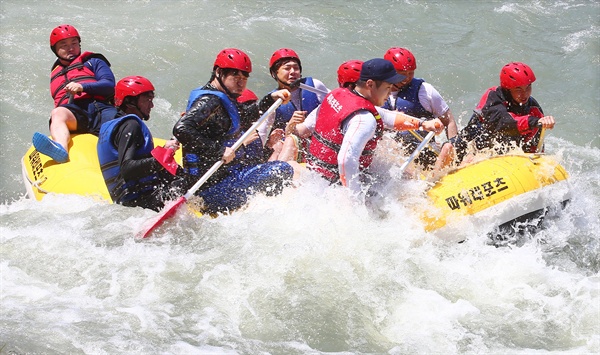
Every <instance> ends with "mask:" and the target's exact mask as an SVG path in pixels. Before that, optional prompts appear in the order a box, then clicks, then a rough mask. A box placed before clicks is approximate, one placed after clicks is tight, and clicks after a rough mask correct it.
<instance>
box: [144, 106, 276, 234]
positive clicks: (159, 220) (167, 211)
mask: <svg viewBox="0 0 600 355" xmlns="http://www.w3.org/2000/svg"><path fill="white" fill-rule="evenodd" d="M282 102H283V100H281V99H277V101H275V103H274V104H273V105H271V107H269V109H268V110H267V111H265V113H263V114H262V116H260V118H259V119H258V121H256V122H255V123H254V124H253V125H252V127H250V128H248V130H246V132H245V133H244V134H242V136H241V137H240V138H239V139H238V140H237V141H236V142H235V143H234V144H233V145H232V146H231V148H232V149H233V150H234V151H235V150H237V149H238V148H239V147H240V146H241V145H242V144H243V143H244V141H245V140H246V138H248V136H250V135H251V134H252V133H253V132H254V131H256V129H257V128H258V126H260V125H261V124H262V123H263V122H264V121H265V120H266V119H267V116H269V115H270V114H271V113H272V112H273V111H275V110H276V109H277V107H279V105H281V103H282ZM223 163H224V162H223V160H219V161H218V162H216V163H215V164H214V165H213V166H212V167H211V168H210V169H209V170H208V171H207V172H206V173H205V174H204V175H202V177H201V178H200V180H198V181H197V182H196V183H195V184H194V186H192V187H191V188H190V189H189V190H188V191H187V192H186V194H185V195H183V196H181V197H180V198H178V199H177V200H175V201H174V202H172V203H170V204H169V205H168V206H165V208H164V209H163V210H162V211H161V212H160V213H159V214H158V215H157V216H156V217H154V218H153V219H152V224H151V225H150V226H149V227H148V228H147V229H146V230H145V231H144V232H143V233H142V238H146V237H148V236H150V233H152V231H153V230H155V229H156V228H158V227H159V226H160V225H162V224H163V223H164V222H165V221H166V220H167V219H169V218H170V217H173V216H174V215H175V213H176V212H177V210H178V209H179V208H180V207H181V206H182V205H183V204H184V203H185V202H186V201H187V200H189V199H190V198H191V197H192V196H193V195H194V193H196V191H198V189H199V188H200V186H202V185H203V184H204V183H205V182H206V181H207V180H208V179H210V177H211V176H212V175H213V174H214V173H215V171H217V169H219V168H220V167H221V165H223Z"/></svg>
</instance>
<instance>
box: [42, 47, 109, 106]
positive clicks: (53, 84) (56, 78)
mask: <svg viewBox="0 0 600 355" xmlns="http://www.w3.org/2000/svg"><path fill="white" fill-rule="evenodd" d="M92 57H97V58H100V59H102V60H104V61H106V59H105V58H104V56H103V55H102V54H96V53H92V52H84V53H82V54H80V55H79V57H77V58H75V59H73V61H72V62H71V63H69V65H68V66H64V65H62V64H61V63H60V60H57V61H56V62H55V63H54V66H53V68H52V71H51V72H50V95H52V98H53V99H54V107H58V106H60V105H62V104H65V103H67V102H68V101H69V96H68V95H67V93H66V91H65V86H66V85H67V84H68V83H70V82H73V81H75V82H78V83H86V82H93V81H97V80H96V77H95V74H94V72H93V71H92V70H91V69H90V68H88V67H87V66H85V65H84V63H85V61H86V60H88V59H90V58H92ZM106 62H107V63H108V61H106ZM74 99H96V100H99V101H106V100H107V99H108V98H106V97H103V96H92V95H90V94H87V93H85V92H81V93H79V94H77V95H76V96H75V98H74Z"/></svg>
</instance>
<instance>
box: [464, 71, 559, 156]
mask: <svg viewBox="0 0 600 355" xmlns="http://www.w3.org/2000/svg"><path fill="white" fill-rule="evenodd" d="M535 80H536V78H535V74H534V73H533V70H532V69H531V68H530V67H529V66H528V65H527V64H525V63H522V62H511V63H508V64H506V65H504V66H503V67H502V69H501V70H500V85H499V86H494V87H491V88H489V89H487V90H486V92H485V93H484V94H483V96H482V97H481V99H480V100H479V104H477V106H476V108H475V110H474V113H473V115H472V116H471V119H470V120H469V123H468V124H467V125H466V126H465V128H463V129H462V130H461V132H460V135H459V141H458V142H457V144H455V145H456V151H457V157H458V159H459V161H460V160H463V159H465V161H466V162H468V161H470V158H472V154H471V155H469V156H467V157H465V155H466V154H467V151H468V146H469V145H468V143H472V144H471V146H472V147H473V148H474V150H475V151H480V150H483V149H488V150H489V149H493V151H494V153H495V154H504V153H506V152H507V151H509V150H510V149H514V148H516V147H519V148H521V149H522V150H523V151H524V152H526V153H535V152H537V151H542V150H543V147H538V145H539V141H540V136H541V128H544V129H552V128H554V124H555V120H554V117H552V116H545V115H544V112H543V111H542V108H541V106H540V104H539V103H538V102H537V101H536V100H535V99H534V98H533V97H532V96H531V92H532V84H533V83H534V82H535Z"/></svg>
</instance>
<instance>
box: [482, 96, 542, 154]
mask: <svg viewBox="0 0 600 355" xmlns="http://www.w3.org/2000/svg"><path fill="white" fill-rule="evenodd" d="M496 90H499V87H498V86H494V87H491V88H489V89H487V91H486V92H485V93H484V94H483V96H482V97H481V100H480V101H479V104H478V105H477V107H476V109H475V111H476V112H481V110H482V109H483V107H484V106H485V104H486V102H487V98H488V95H489V94H490V92H492V91H496ZM504 106H506V108H507V112H508V113H509V114H510V115H511V116H512V118H513V119H514V120H515V121H516V122H517V129H518V130H519V134H520V135H521V145H522V147H523V148H524V151H525V152H527V153H535V152H536V149H537V145H531V144H527V143H528V142H530V141H531V140H532V139H533V138H534V137H535V136H536V134H537V133H538V132H539V128H538V127H533V128H529V116H533V117H537V118H542V117H544V114H543V113H542V111H541V110H540V109H539V107H536V106H530V108H529V112H528V113H527V114H526V115H517V114H516V113H514V112H511V111H509V110H508V108H509V107H508V102H507V101H504ZM479 120H480V121H481V122H482V123H485V119H484V117H483V116H482V115H479ZM527 147H528V148H527Z"/></svg>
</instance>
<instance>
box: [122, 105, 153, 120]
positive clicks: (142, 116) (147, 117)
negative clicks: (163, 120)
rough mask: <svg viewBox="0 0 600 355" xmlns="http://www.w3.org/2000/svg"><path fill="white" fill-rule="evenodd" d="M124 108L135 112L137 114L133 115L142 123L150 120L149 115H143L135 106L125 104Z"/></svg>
mask: <svg viewBox="0 0 600 355" xmlns="http://www.w3.org/2000/svg"><path fill="white" fill-rule="evenodd" d="M125 106H126V107H127V108H130V109H133V110H135V111H137V113H135V115H137V116H138V117H139V118H141V119H142V121H148V120H149V119H150V115H145V114H144V113H143V112H142V111H141V110H140V108H139V107H138V106H137V105H135V104H133V103H127V104H125Z"/></svg>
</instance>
